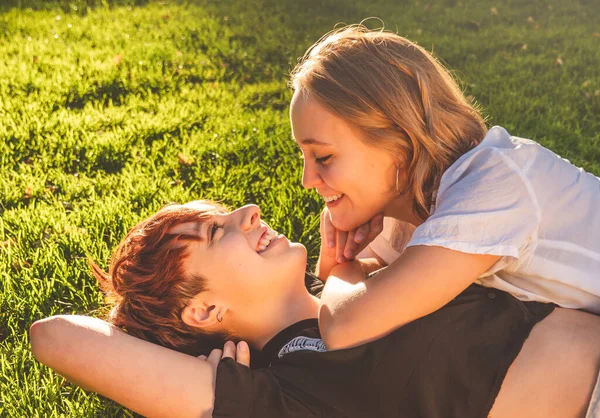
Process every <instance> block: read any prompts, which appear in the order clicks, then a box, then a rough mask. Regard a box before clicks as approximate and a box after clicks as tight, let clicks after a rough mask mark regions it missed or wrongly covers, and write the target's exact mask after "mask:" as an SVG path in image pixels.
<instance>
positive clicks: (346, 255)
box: [320, 207, 383, 263]
mask: <svg viewBox="0 0 600 418" xmlns="http://www.w3.org/2000/svg"><path fill="white" fill-rule="evenodd" d="M320 231H321V257H324V256H325V257H327V258H329V259H331V260H335V262H336V263H344V262H346V261H350V260H353V259H354V257H356V256H357V255H358V254H359V253H360V252H361V251H362V250H364V249H365V248H366V247H367V245H369V244H370V243H371V242H372V241H373V240H374V239H375V237H377V235H379V234H380V233H381V231H383V214H377V215H375V216H374V217H373V218H372V219H371V220H370V221H369V222H367V223H365V224H363V225H361V226H359V227H357V228H355V229H353V230H352V231H349V232H346V231H340V230H338V229H336V228H335V227H334V226H333V224H332V223H331V213H330V212H329V209H327V207H325V209H323V211H322V212H321V228H320Z"/></svg>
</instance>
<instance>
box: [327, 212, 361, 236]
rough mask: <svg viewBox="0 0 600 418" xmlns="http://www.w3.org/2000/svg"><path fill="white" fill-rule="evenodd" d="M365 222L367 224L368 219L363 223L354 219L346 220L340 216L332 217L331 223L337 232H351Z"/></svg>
mask: <svg viewBox="0 0 600 418" xmlns="http://www.w3.org/2000/svg"><path fill="white" fill-rule="evenodd" d="M365 222H368V219H367V220H366V221H364V222H360V221H359V220H358V219H356V218H354V219H352V218H346V217H342V216H332V217H331V223H332V225H333V226H334V227H335V229H337V230H338V231H346V232H349V231H352V230H353V229H355V228H358V227H359V226H361V225H362V224H364V223H365Z"/></svg>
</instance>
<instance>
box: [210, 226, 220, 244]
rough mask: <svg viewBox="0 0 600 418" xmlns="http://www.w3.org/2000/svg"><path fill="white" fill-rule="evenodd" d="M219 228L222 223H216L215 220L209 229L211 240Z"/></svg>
mask: <svg viewBox="0 0 600 418" xmlns="http://www.w3.org/2000/svg"><path fill="white" fill-rule="evenodd" d="M219 228H223V225H222V224H218V223H216V222H215V223H214V224H212V227H211V229H210V238H211V240H212V239H213V238H214V237H215V234H216V233H217V230H218V229H219Z"/></svg>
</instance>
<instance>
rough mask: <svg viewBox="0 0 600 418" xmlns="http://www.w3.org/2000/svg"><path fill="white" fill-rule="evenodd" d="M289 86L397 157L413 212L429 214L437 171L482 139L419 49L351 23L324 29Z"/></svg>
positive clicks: (475, 120) (463, 104) (475, 113)
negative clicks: (404, 171)
mask: <svg viewBox="0 0 600 418" xmlns="http://www.w3.org/2000/svg"><path fill="white" fill-rule="evenodd" d="M290 84H291V87H292V88H293V89H294V90H295V92H296V94H300V93H301V94H306V95H309V96H311V97H314V98H315V99H316V100H317V101H318V102H320V103H321V104H322V105H324V106H325V107H327V108H328V109H329V110H330V111H332V112H333V113H335V114H337V115H339V116H340V117H342V118H343V119H345V120H346V121H348V122H349V123H351V124H352V125H353V126H355V127H357V128H358V129H359V130H360V131H361V132H363V133H364V134H365V137H366V141H367V142H368V143H369V144H370V145H373V146H376V147H378V148H382V149H384V150H386V151H388V152H390V153H392V154H393V155H395V156H398V157H399V159H400V162H401V164H402V165H404V167H405V169H406V173H407V184H408V186H407V190H405V191H406V192H410V193H411V195H412V196H413V197H414V203H413V211H414V213H415V214H416V215H417V216H419V217H420V218H422V219H426V218H427V217H428V216H429V215H430V207H431V204H432V201H433V198H434V194H435V192H436V190H437V188H438V187H439V182H440V179H441V177H442V174H443V173H444V171H445V170H446V169H447V168H448V167H449V166H450V165H452V164H453V163H454V162H455V161H456V160H457V159H458V158H459V157H460V156H461V155H463V154H464V153H466V152H467V151H469V150H470V149H472V148H473V147H475V146H476V145H477V144H479V143H480V142H481V140H482V139H483V137H484V135H485V134H486V132H487V127H486V124H485V121H484V119H483V118H482V116H481V114H480V113H479V110H478V109H477V108H475V107H474V106H472V105H471V104H469V102H468V101H467V100H466V99H465V97H464V96H463V94H462V91H461V90H460V88H459V86H458V84H457V82H456V81H455V80H454V79H453V78H452V76H451V75H450V73H449V72H448V71H447V70H446V69H445V68H444V67H443V66H442V65H441V64H440V63H439V62H438V61H437V60H436V59H435V58H434V57H433V56H432V55H431V54H429V53H428V52H427V51H426V50H425V49H423V48H422V47H420V46H418V45H416V44H415V43H413V42H411V41H409V40H408V39H405V38H403V37H401V36H398V35H396V34H394V33H390V32H385V31H383V30H378V31H371V30H369V29H368V28H366V27H365V26H363V25H352V26H348V27H345V28H341V29H338V30H334V31H332V32H330V33H328V34H326V35H325V36H324V37H323V38H321V39H320V40H319V41H317V43H315V44H314V45H313V46H311V47H310V48H309V49H308V51H307V52H306V54H305V55H304V57H303V58H302V59H301V60H300V62H299V64H298V65H297V66H296V68H295V69H294V71H293V72H292V79H291V83H290Z"/></svg>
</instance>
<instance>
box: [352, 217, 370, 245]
mask: <svg viewBox="0 0 600 418" xmlns="http://www.w3.org/2000/svg"><path fill="white" fill-rule="evenodd" d="M370 227H371V225H370V223H369V222H367V223H366V224H363V225H361V226H359V227H358V228H356V234H354V242H356V243H357V244H360V243H361V242H362V241H363V240H364V239H365V238H366V237H367V236H368V235H369V231H370Z"/></svg>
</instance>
